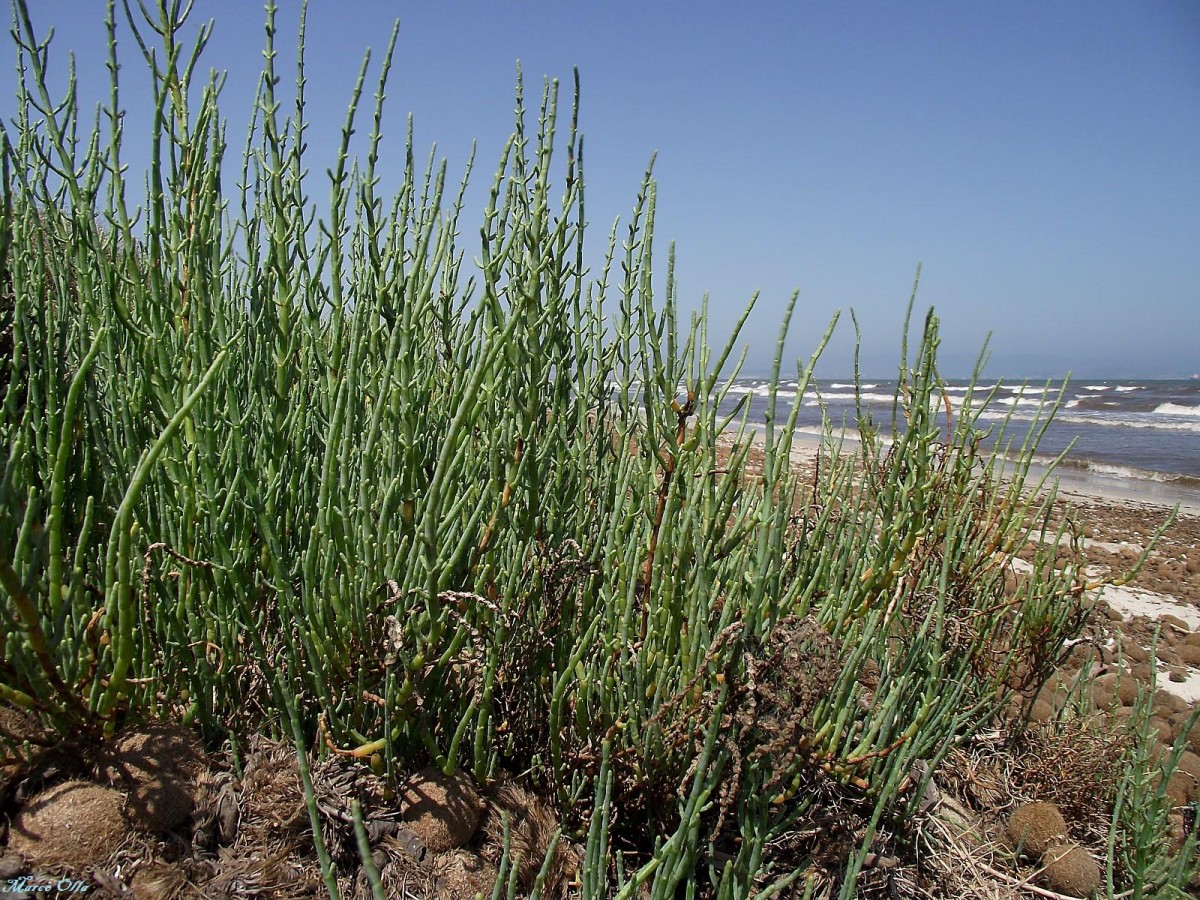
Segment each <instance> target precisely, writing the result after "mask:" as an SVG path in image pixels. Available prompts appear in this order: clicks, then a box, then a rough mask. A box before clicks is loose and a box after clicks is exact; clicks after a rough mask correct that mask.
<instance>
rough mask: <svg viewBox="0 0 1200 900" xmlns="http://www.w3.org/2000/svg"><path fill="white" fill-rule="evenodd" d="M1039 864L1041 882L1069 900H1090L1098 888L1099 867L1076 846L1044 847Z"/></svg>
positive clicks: (1090, 856) (1089, 855)
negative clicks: (1083, 899)
mask: <svg viewBox="0 0 1200 900" xmlns="http://www.w3.org/2000/svg"><path fill="white" fill-rule="evenodd" d="M1042 865H1043V866H1044V868H1043V870H1042V879H1043V881H1044V882H1045V883H1046V886H1047V887H1049V888H1050V889H1051V890H1052V891H1057V892H1058V893H1060V894H1066V895H1068V896H1070V897H1091V896H1093V895H1094V894H1095V893H1096V891H1098V890H1099V889H1100V866H1099V865H1098V864H1097V863H1096V860H1095V859H1093V858H1092V855H1091V854H1090V853H1088V852H1087V851H1086V850H1084V849H1083V848H1082V847H1080V846H1078V845H1076V844H1059V845H1057V846H1054V847H1049V848H1047V849H1046V852H1045V853H1044V854H1043V855H1042Z"/></svg>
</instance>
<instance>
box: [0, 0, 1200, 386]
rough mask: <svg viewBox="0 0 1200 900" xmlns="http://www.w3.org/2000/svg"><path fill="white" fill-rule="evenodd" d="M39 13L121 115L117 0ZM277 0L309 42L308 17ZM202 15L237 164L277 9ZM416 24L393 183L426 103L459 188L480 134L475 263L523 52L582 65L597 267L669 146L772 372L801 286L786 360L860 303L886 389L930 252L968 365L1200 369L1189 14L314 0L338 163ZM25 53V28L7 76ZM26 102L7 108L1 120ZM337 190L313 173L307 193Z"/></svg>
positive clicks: (697, 225)
mask: <svg viewBox="0 0 1200 900" xmlns="http://www.w3.org/2000/svg"><path fill="white" fill-rule="evenodd" d="M30 6H31V8H32V12H33V15H34V16H35V20H36V22H37V23H38V24H39V25H40V30H41V31H42V32H43V33H44V31H45V29H46V28H47V27H48V26H50V25H54V26H55V28H56V31H57V37H56V40H55V44H54V45H53V46H54V47H55V48H56V49H57V53H56V55H54V56H53V57H52V64H57V65H58V66H60V67H65V59H64V54H65V51H66V50H67V49H73V50H74V51H75V52H76V54H77V67H78V69H79V71H80V73H81V82H82V86H83V90H84V93H85V97H86V98H88V99H89V100H91V101H94V100H95V99H98V97H99V95H98V94H94V93H89V92H91V91H98V90H100V89H102V87H103V84H104V81H105V79H106V73H105V71H104V68H103V31H102V28H101V22H102V17H103V4H101V3H99V2H86V3H85V2H82V0H32V2H31V3H30ZM282 6H283V9H282V10H281V14H280V31H281V37H280V44H281V46H282V48H283V50H284V51H285V55H286V52H290V51H291V50H292V47H293V46H294V44H295V24H296V20H297V17H296V8H297V7H296V5H295V4H292V3H286V2H285V3H283V4H282ZM194 17H195V18H196V19H197V20H199V19H200V18H204V19H207V18H213V19H215V20H216V32H215V34H214V37H213V40H212V42H211V44H210V46H209V48H208V50H207V52H206V55H205V57H204V58H205V60H206V63H207V66H208V67H212V68H216V69H222V70H228V72H229V82H228V84H227V87H226V89H225V92H224V95H223V104H222V106H223V110H224V112H225V114H226V116H227V117H228V119H229V121H230V128H229V136H230V143H231V151H234V152H236V151H237V150H238V149H239V148H240V145H241V142H242V139H243V133H244V132H243V129H244V126H245V123H247V122H248V121H249V114H248V111H249V108H250V103H251V97H252V94H253V90H254V83H255V80H254V79H255V75H256V73H257V71H258V67H259V65H260V64H261V60H262V57H261V48H262V42H263V39H262V21H263V15H262V13H261V9H260V7H259V5H258V4H257V3H252V2H233V0H197V2H196V6H195V12H194ZM395 18H399V19H400V22H401V37H400V44H399V47H398V51H397V61H396V66H395V69H394V71H393V75H392V79H391V82H390V87H389V101H388V102H389V105H388V108H387V109H388V114H389V116H390V118H388V119H386V120H385V128H387V127H388V126H390V138H391V140H390V143H386V144H385V154H384V170H385V173H386V172H387V171H388V167H387V157H388V153H387V151H388V150H390V151H391V154H392V158H393V159H394V160H395V163H394V166H393V168H392V171H393V172H398V170H399V168H400V166H401V165H402V155H403V130H404V119H405V116H406V114H407V113H408V112H410V111H411V112H412V113H413V114H414V116H415V121H416V129H417V130H416V139H417V145H418V147H419V148H422V149H423V150H424V149H427V148H428V147H429V146H430V145H431V144H432V143H433V142H435V141H436V142H437V143H438V147H439V152H440V153H441V154H444V155H445V156H447V157H448V159H449V162H450V170H451V173H453V175H454V179H455V181H457V178H458V175H459V173H461V171H462V167H463V165H464V163H465V160H466V157H467V154H468V151H469V148H470V145H471V141H472V140H476V141H478V146H479V155H478V159H477V165H476V172H475V176H474V179H473V181H474V185H475V190H474V191H473V192H472V193H471V194H469V195H468V205H467V209H466V211H465V212H464V222H463V225H464V227H463V232H464V245H465V246H466V247H467V248H468V251H470V250H471V249H473V244H472V243H471V241H472V238H471V235H473V234H474V232H475V229H476V227H477V223H478V219H479V211H480V210H481V209H482V205H483V194H484V191H485V189H486V187H487V186H488V184H490V180H491V174H492V171H493V169H494V164H495V161H496V159H497V158H498V155H499V152H500V150H501V148H502V146H503V143H504V140H505V138H506V137H507V135H508V133H509V132H510V130H511V127H512V109H513V97H514V82H515V74H514V71H515V63H516V61H517V60H520V62H521V65H522V67H523V69H524V72H525V77H526V82H527V94H532V95H534V96H536V95H537V93H538V90H539V88H540V82H541V78H542V76H544V75H549V76H551V77H558V78H561V79H562V81H563V83H564V86H569V84H570V79H571V71H572V67H573V66H578V67H579V69H580V74H581V78H582V85H583V106H582V128H583V131H584V134H585V136H586V152H587V167H588V168H587V173H586V174H587V179H588V218H589V221H590V223H591V235H590V237H591V241H592V250H593V251H594V253H593V255H592V258H593V259H598V258H599V254H600V253H601V251H602V250H603V246H604V242H605V240H606V238H607V235H608V231H609V228H610V226H611V224H612V221H613V219H614V218H616V217H617V216H621V217H623V218H624V217H625V216H627V214H628V211H629V209H630V207H631V205H632V203H633V199H634V196H635V194H636V191H637V188H638V184H639V182H640V179H641V175H642V172H643V171H644V169H645V166H646V163H647V161H648V159H649V157H650V154H651V153H652V152H654V151H657V154H658V158H657V163H656V168H655V172H656V177H657V180H658V200H659V213H658V225H657V239H658V241H659V246H660V247H661V248H662V250H663V251H664V252H663V254H662V257H661V258H660V261H659V264H658V266H657V268H658V271H659V272H665V270H666V259H665V244H666V241H667V240H674V241H675V243H676V248H677V268H676V272H677V275H678V277H679V285H680V299H681V301H682V303H683V304H684V305H685V306H688V307H690V306H695V305H698V303H699V299H700V297H701V295H702V294H703V293H705V292H708V293H709V295H710V300H709V309H710V317H711V323H710V334H716V335H721V334H723V333H725V332H727V330H728V328H729V327H730V326H731V324H732V322H733V321H734V320H735V319H736V318H737V315H738V313H739V312H740V311H741V309H742V308H743V306H744V304H745V302H746V300H747V299H748V298H749V296H750V295H751V294H752V293H753V292H754V291H760V292H761V299H760V301H759V304H758V307H757V311H756V313H755V315H754V317H753V318H752V320H751V322H750V324H749V326H748V330H747V331H746V332H745V333H744V340H745V342H746V343H748V344H749V346H750V351H751V352H750V367H751V368H752V369H762V368H764V367H765V365H766V364H767V360H768V357H769V353H770V351H771V349H772V348H773V345H774V341H775V335H776V332H777V330H778V323H779V319H780V316H781V314H782V309H783V306H784V304H785V303H786V301H787V299H788V297H789V296H790V294H791V293H792V291H793V290H796V289H799V290H800V292H801V294H800V303H799V306H798V308H797V313H796V316H795V318H794V320H793V328H792V337H791V339H790V341H789V344H788V348H787V350H788V355H789V357H790V358H792V359H794V358H795V357H796V356H807V355H808V354H809V353H810V352H811V350H812V349H813V348H814V347H815V345H816V343H817V341H818V339H819V337H820V334H821V333H822V332H823V330H824V328H825V325H826V324H827V323H828V321H829V319H830V317H831V316H832V315H833V313H834V311H835V310H837V309H842V310H844V311H848V310H849V309H850V308H854V309H855V310H856V312H857V314H858V318H859V321H860V323H861V324H862V326H863V331H864V338H863V359H864V370H865V373H866V374H867V375H872V376H875V377H886V376H888V375H890V374H891V373H893V372H894V371H895V365H896V360H897V356H898V346H899V331H900V322H901V320H902V316H903V312H904V307H905V304H906V301H907V298H908V293H909V289H910V286H911V282H912V277H913V273H914V270H915V269H916V266H917V264H918V262H920V263H922V264H923V273H922V282H921V289H920V292H919V294H918V301H917V303H918V307H919V308H920V309H924V308H925V307H926V306H929V305H934V306H935V307H936V308H937V310H938V313H939V315H940V317H941V319H942V323H943V344H942V363H943V369H944V371H945V372H946V374H948V375H951V376H953V375H960V374H964V373H965V372H966V371H967V370H969V368H970V366H971V363H972V362H973V361H974V359H975V356H976V354H977V353H978V350H979V348H980V346H981V344H982V342H983V340H984V337H985V335H987V334H988V333H989V332H991V334H992V343H991V347H992V357H991V363H990V364H989V366H988V370H987V371H988V372H989V374H991V375H999V376H1005V377H1023V376H1032V377H1047V376H1061V375H1064V374H1066V373H1067V372H1068V371H1072V372H1074V373H1075V374H1076V375H1078V376H1081V377H1089V378H1096V377H1104V376H1108V377H1182V376H1187V375H1190V374H1192V373H1193V372H1197V371H1200V4H1197V3H1195V2H1194V0H1139V2H1127V0H1120V2H1111V0H1092V2H1060V3H1045V2H1024V0H1009V2H979V3H951V2H944V3H922V2H909V3H890V2H877V3H871V2H859V3H783V2H758V3H746V4H741V5H739V6H737V7H735V6H734V5H733V4H726V3H722V4H716V3H703V2H693V3H677V2H658V3H633V2H611V3H599V2H596V3H587V4H584V3H564V2H547V0H529V2H515V0H513V2H509V0H489V2H470V3H466V2H454V3H410V2H391V3H384V2H367V0H356V2H352V3H351V2H346V3H332V2H323V0H313V2H312V5H311V8H310V10H309V41H308V75H309V88H308V89H309V94H310V101H311V105H310V109H309V115H310V119H311V121H312V122H313V123H314V128H313V130H312V132H311V133H310V153H311V158H310V167H311V170H312V172H313V173H314V175H315V176H319V174H320V173H322V172H323V171H324V169H325V167H326V166H327V165H328V164H329V162H330V161H331V158H332V156H331V148H332V146H333V144H334V142H335V141H336V138H337V133H338V129H339V128H340V126H341V122H342V119H343V116H344V109H345V103H346V100H347V98H348V96H349V93H350V89H351V86H352V84H353V81H354V77H355V74H356V72H357V69H358V65H359V62H360V60H361V55H362V51H363V50H364V49H365V48H366V47H368V46H369V47H372V48H373V49H374V50H376V51H377V53H378V52H381V51H382V50H383V48H384V46H385V44H386V41H387V37H388V34H389V32H390V28H391V23H392V21H393V20H394V19H395ZM124 34H125V36H126V38H128V34H127V32H124ZM123 51H124V53H123V56H122V59H123V61H124V63H125V66H124V69H123V72H122V76H123V79H124V86H125V103H126V105H127V107H128V109H129V119H128V123H127V130H128V133H129V135H130V136H131V137H130V140H131V141H132V140H133V138H132V135H138V134H145V133H147V129H146V128H145V127H144V122H145V119H144V118H143V117H141V114H140V110H141V108H142V106H143V105H144V102H145V92H144V85H145V82H146V80H147V79H146V76H145V74H144V71H143V69H142V68H141V61H140V58H138V57H137V55H136V48H135V47H134V46H133V44H132V42H131V41H128V40H126V42H125V43H124V44H123ZM13 63H14V51H13V48H12V45H11V41H6V42H4V43H3V45H2V48H0V70H3V71H4V72H6V73H11V72H13ZM289 63H290V61H289V60H288V59H286V58H285V59H284V60H282V61H281V65H282V66H283V70H284V71H285V72H290V69H289V68H287V67H288V65H289ZM8 77H9V78H10V84H12V83H13V82H12V81H11V78H12V76H11V75H9V76H8ZM565 89H566V88H564V90H565ZM12 96H13V92H12V91H11V90H9V91H5V92H3V93H2V94H0V115H2V116H3V117H4V118H6V119H7V118H9V117H10V116H11V114H12V104H13V100H12ZM564 99H565V98H564ZM139 123H143V125H142V127H140V128H139ZM364 130H365V129H364ZM132 149H133V148H132V147H131V150H132ZM134 153H135V156H134V158H136V151H134ZM325 190H326V185H325V184H324V183H323V182H322V180H321V178H320V177H314V179H313V183H312V184H311V186H310V191H311V192H312V193H313V194H314V195H317V194H324V192H325ZM852 344H853V332H852V329H851V328H850V322H849V319H848V317H846V318H844V320H843V322H842V325H841V326H840V327H839V331H838V335H837V337H836V338H835V340H834V342H833V344H832V345H831V347H830V349H829V351H828V353H827V357H826V359H825V361H824V363H823V365H822V372H823V373H826V374H829V375H835V374H843V373H845V372H847V371H848V370H849V368H850V361H851V348H852Z"/></svg>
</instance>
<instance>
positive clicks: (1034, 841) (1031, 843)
mask: <svg viewBox="0 0 1200 900" xmlns="http://www.w3.org/2000/svg"><path fill="white" fill-rule="evenodd" d="M1008 839H1009V841H1010V842H1011V843H1012V845H1013V846H1014V847H1016V848H1019V849H1020V851H1021V852H1022V853H1024V854H1025V855H1027V856H1040V855H1041V854H1042V853H1044V852H1045V851H1046V850H1048V849H1049V848H1051V847H1053V846H1055V845H1056V844H1061V843H1062V842H1063V841H1065V840H1066V839H1067V823H1066V820H1065V819H1063V814H1062V812H1061V811H1060V810H1059V808H1058V807H1057V806H1056V805H1055V804H1053V803H1045V802H1040V801H1039V802H1035V803H1022V804H1021V805H1020V806H1018V807H1017V808H1016V809H1015V810H1013V814H1012V816H1011V817H1010V818H1009V820H1008Z"/></svg>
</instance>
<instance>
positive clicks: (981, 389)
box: [942, 383, 1009, 394]
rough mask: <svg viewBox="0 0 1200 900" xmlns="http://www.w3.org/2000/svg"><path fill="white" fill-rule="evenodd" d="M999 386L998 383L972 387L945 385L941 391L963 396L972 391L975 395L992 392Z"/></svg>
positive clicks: (967, 385)
mask: <svg viewBox="0 0 1200 900" xmlns="http://www.w3.org/2000/svg"><path fill="white" fill-rule="evenodd" d="M1000 386H1001V385H1000V384H999V383H996V384H977V385H975V386H974V387H972V386H971V385H969V384H946V385H943V386H942V390H943V391H945V392H946V393H948V394H949V393H963V394H965V393H966V392H967V391H974V392H975V393H976V394H986V393H987V392H988V391H994V390H995V389H996V388H998V387H1000ZM1005 390H1009V388H1005Z"/></svg>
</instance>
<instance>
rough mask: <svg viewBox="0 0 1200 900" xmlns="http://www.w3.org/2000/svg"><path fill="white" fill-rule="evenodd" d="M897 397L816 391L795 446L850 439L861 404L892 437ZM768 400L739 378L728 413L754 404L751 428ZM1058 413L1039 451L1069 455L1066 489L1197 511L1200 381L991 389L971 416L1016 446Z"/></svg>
mask: <svg viewBox="0 0 1200 900" xmlns="http://www.w3.org/2000/svg"><path fill="white" fill-rule="evenodd" d="M968 388H969V384H968V382H966V381H953V380H950V381H947V382H945V386H944V399H942V400H941V401H940V402H939V404H938V406H939V409H941V408H943V407H944V405H945V403H946V402H947V401H948V402H949V406H950V409H951V411H952V415H954V416H956V417H957V416H958V415H959V414H960V411H961V409H962V405H963V402H964V400H965V398H966V397H967V396H968ZM895 389H896V383H895V382H894V381H881V380H874V381H872V380H864V381H863V382H862V383H861V384H860V385H859V387H858V390H857V392H856V390H855V386H854V384H853V382H852V381H851V380H850V379H842V380H839V379H828V380H814V381H811V382H810V383H809V385H808V389H807V390H806V391H805V393H804V396H803V397H802V398H801V399H800V402H801V406H800V410H799V413H798V416H797V419H796V429H797V432H798V434H797V437H798V438H799V439H802V440H804V439H807V440H813V439H816V438H818V437H819V436H820V434H821V430H822V423H823V422H829V423H831V424H832V425H834V426H835V427H836V428H843V427H845V428H847V429H848V433H851V434H853V432H854V427H855V423H856V411H855V410H856V403H855V398H856V395H857V397H858V399H859V402H860V403H861V404H862V408H863V409H864V411H867V412H868V413H869V414H870V416H871V419H872V421H873V423H874V425H875V426H877V427H879V428H881V429H882V430H883V431H884V433H885V434H886V432H887V431H888V429H889V428H890V426H891V421H892V403H893V398H894V396H895ZM796 393H797V383H796V382H794V381H783V382H780V385H779V390H778V401H777V402H778V404H779V407H778V410H777V412H776V417H775V418H776V422H777V423H779V422H782V421H786V416H787V411H789V410H790V408H791V406H792V404H793V403H794V402H795V400H796ZM768 395H769V389H768V382H767V380H766V379H763V378H739V379H737V380H735V381H734V382H733V383H732V384H730V385H729V393H728V395H727V397H726V399H725V401H724V403H723V404H722V408H721V412H725V413H728V412H730V411H731V410H732V409H733V407H734V405H735V404H736V403H737V402H738V401H739V400H740V399H741V398H742V397H744V396H748V397H749V403H750V410H749V421H750V423H751V424H752V425H753V424H755V423H758V422H761V421H762V420H763V416H764V413H765V411H766V407H767V398H768ZM984 400H987V403H986V405H984V404H983V401H984ZM1056 405H1057V409H1056V410H1055V411H1054V412H1053V415H1052V416H1051V418H1050V421H1049V424H1048V425H1047V426H1046V428H1045V431H1044V433H1043V434H1042V437H1041V440H1040V442H1039V443H1038V447H1037V451H1036V454H1035V462H1038V463H1039V464H1040V465H1041V466H1042V467H1043V468H1045V467H1047V466H1048V465H1049V464H1050V462H1051V461H1052V460H1054V459H1055V458H1056V457H1058V456H1059V455H1060V454H1062V453H1063V452H1064V451H1066V456H1065V457H1064V458H1063V459H1062V461H1061V462H1060V463H1059V465H1058V467H1057V469H1056V474H1057V475H1058V476H1059V477H1060V478H1061V480H1062V486H1063V487H1064V488H1068V489H1077V490H1082V491H1084V492H1089V491H1091V492H1094V493H1099V494H1101V495H1103V496H1108V497H1116V498H1126V499H1131V500H1147V501H1151V502H1159V503H1165V504H1169V505H1170V504H1174V503H1180V504H1181V505H1182V506H1183V507H1184V508H1185V509H1188V510H1193V509H1196V510H1200V378H1186V379H1179V380H1174V381H1136V380H1129V379H1116V380H1094V379H1081V380H1076V381H1071V382H1068V383H1064V382H1062V381H1049V382H1036V383H1033V382H1023V381H1011V382H1010V381H1004V380H994V381H990V382H986V383H980V384H977V385H976V386H975V387H974V391H973V395H972V407H973V408H974V409H976V410H978V409H979V408H980V407H981V406H982V412H981V413H980V414H979V427H980V428H984V429H987V428H991V429H993V433H995V432H997V431H998V430H999V428H1000V426H1001V425H1002V424H1003V423H1004V422H1007V425H1006V426H1005V428H1006V437H1005V441H1006V442H1007V441H1008V440H1013V439H1015V446H1019V445H1020V443H1021V440H1022V439H1023V438H1024V436H1025V435H1026V434H1028V433H1029V430H1030V428H1031V427H1032V426H1033V424H1034V422H1035V421H1037V420H1038V419H1039V418H1040V419H1042V420H1044V419H1045V418H1046V417H1047V416H1048V415H1049V414H1050V412H1051V409H1052V408H1053V407H1055V406H1056ZM942 420H943V421H944V413H942Z"/></svg>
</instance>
